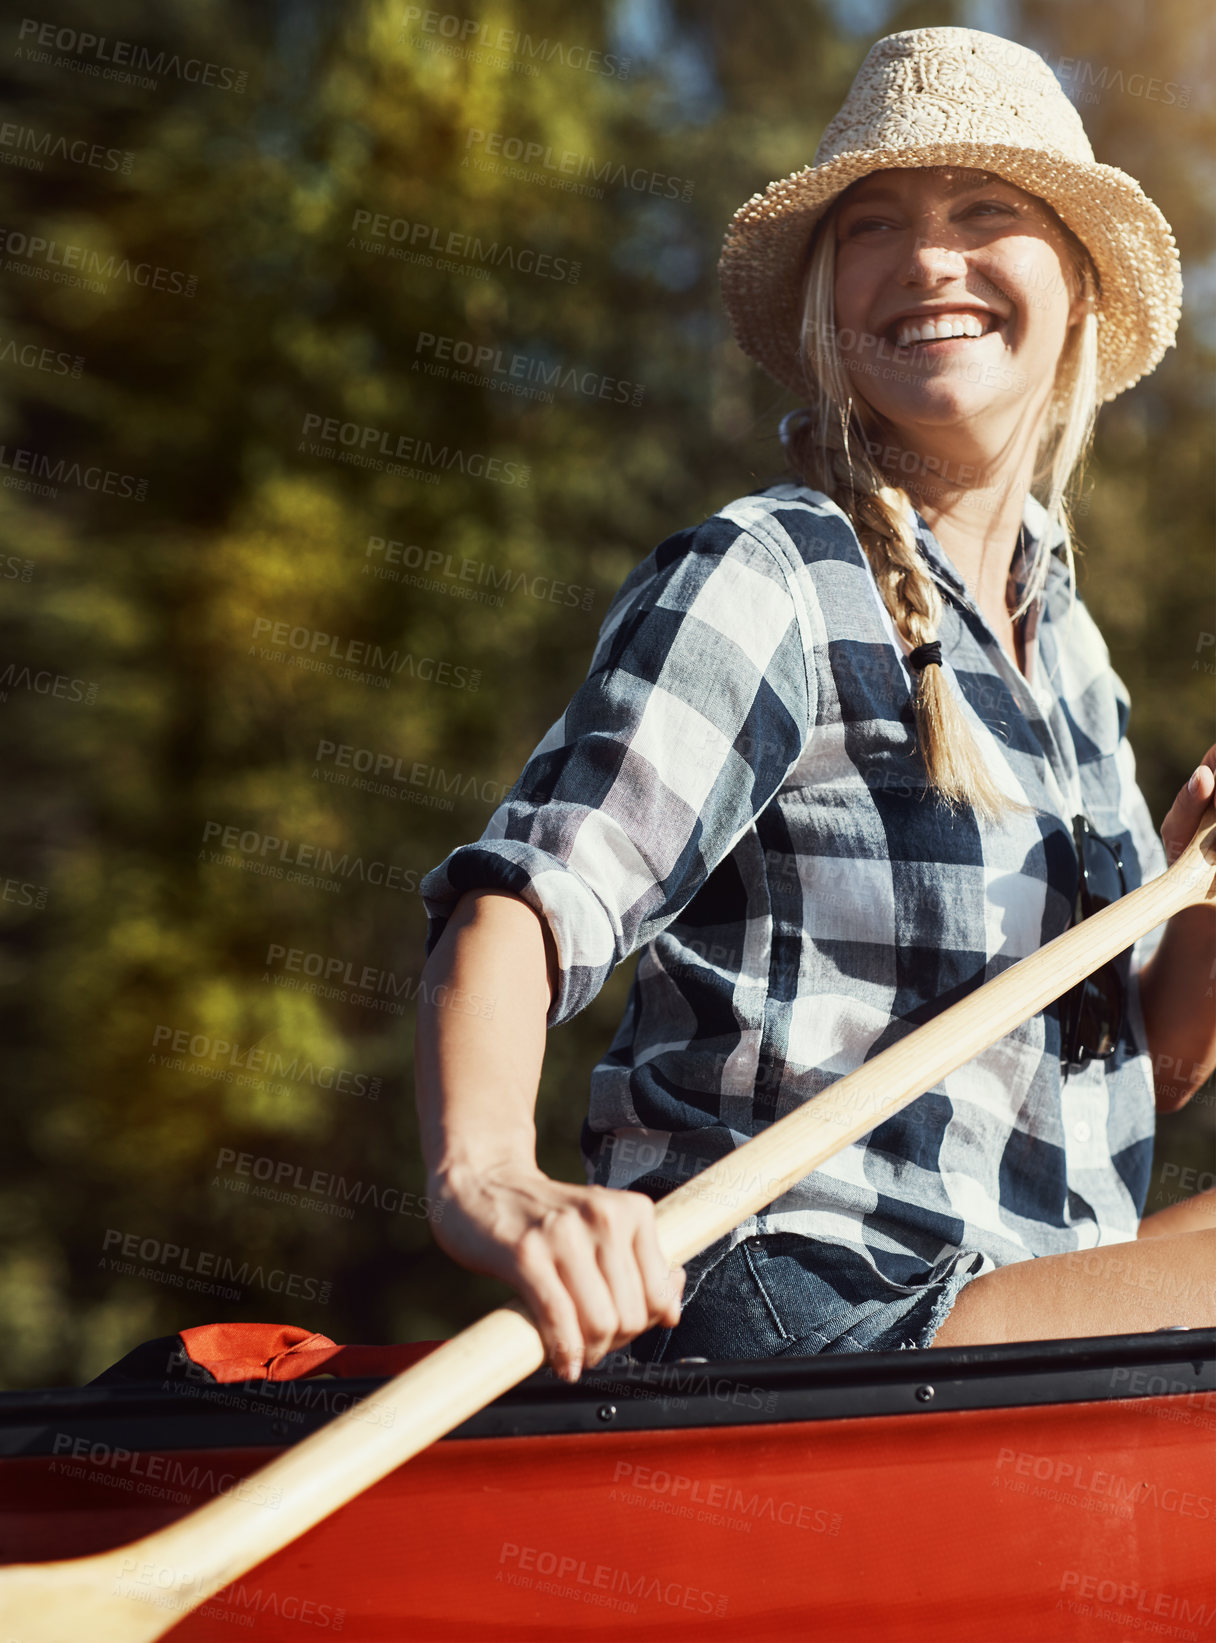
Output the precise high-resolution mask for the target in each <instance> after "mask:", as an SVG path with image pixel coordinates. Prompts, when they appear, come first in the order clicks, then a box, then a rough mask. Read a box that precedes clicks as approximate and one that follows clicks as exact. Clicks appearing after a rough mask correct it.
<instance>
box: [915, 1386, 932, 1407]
mask: <svg viewBox="0 0 1216 1643" xmlns="http://www.w3.org/2000/svg"><path fill="white" fill-rule="evenodd" d="M916 1398H917V1402H918V1403H932V1401H933V1388H932V1387H931V1386H918V1387H917V1388H916Z"/></svg>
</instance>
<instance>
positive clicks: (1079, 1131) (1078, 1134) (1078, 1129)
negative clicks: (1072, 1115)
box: [1072, 1119, 1089, 1141]
mask: <svg viewBox="0 0 1216 1643" xmlns="http://www.w3.org/2000/svg"><path fill="white" fill-rule="evenodd" d="M1072 1138H1073V1140H1074V1141H1088V1140H1089V1125H1088V1124H1087V1123H1086V1122H1085V1120H1084V1119H1081V1121H1080V1122H1079V1123H1077V1124H1074V1125H1073V1127H1072Z"/></svg>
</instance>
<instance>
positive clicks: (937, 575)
mask: <svg viewBox="0 0 1216 1643" xmlns="http://www.w3.org/2000/svg"><path fill="white" fill-rule="evenodd" d="M913 520H914V529H915V533H916V541H917V545H918V546H919V548H920V550H921V553H922V554H923V555H924V558H925V560H926V561H927V563H928V566H929V570H930V573H931V575H932V576H933V579H934V581H936V582H937V583H939V584H940V585H941V586H942V587H945V588H946V589H948V590H949V591H950V592H951V593H953V594H954V595H955V596H956V597H957V598H959V599H965V600H966V601H967V602H968V603H969V604H971V603H974V601H973V600H972V598H971V593H970V590H969V589H968V587H967V584H966V583H965V582H964V581H963V579H962V577H961V576H960V575H959V573H958V571H957V570H956V569H955V567H954V565H953V563H952V562H951V560H950V559H949V557H948V555H947V554H946V552H945V550H944V549H943V548H942V545H941V543H940V542H939V541H938V540H937V537H936V536H934V534H933V532H932V531H931V530H930V528H929V526H928V524H927V523H926V522H925V520H924V519H923V518H922V516H921V515H920V513H918V512H917V511H916V510H915V509H913ZM1046 528H1047V509H1046V508H1045V507H1044V506H1043V504H1042V503H1041V502H1040V501H1039V500H1038V499H1037V497H1034V496H1031V495H1030V493H1029V492H1027V494H1026V501H1025V503H1024V504H1023V507H1022V528H1021V530H1020V531H1019V532H1018V539H1017V543H1016V545H1015V547H1014V551H1013V559H1012V561H1011V563H1010V571H1011V574H1012V576H1013V578H1014V581H1015V582H1016V584H1017V588H1018V597H1019V599H1020V598H1021V593H1022V589H1023V587H1024V586H1025V583H1026V577H1027V576H1028V575H1029V572H1030V566H1031V564H1032V563H1033V561H1034V556H1035V553H1036V551H1037V548H1038V544H1039V542H1040V541H1041V540H1042V537H1043V533H1044V531H1045V530H1046ZM1063 541H1064V533H1063V531H1062V530H1060V529H1059V527H1058V526H1057V527H1056V528H1055V529H1054V530H1053V531H1052V534H1051V552H1052V565H1051V566H1049V575H1050V573H1051V570H1052V569H1053V568H1054V566H1055V565H1056V563H1057V561H1056V556H1055V549H1056V548H1058V547H1059V546H1060V545H1061V543H1062V542H1063ZM1060 569H1061V571H1062V570H1063V567H1062V566H1061V567H1060Z"/></svg>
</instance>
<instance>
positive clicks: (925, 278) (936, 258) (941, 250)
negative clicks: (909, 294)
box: [900, 226, 967, 286]
mask: <svg viewBox="0 0 1216 1643" xmlns="http://www.w3.org/2000/svg"><path fill="white" fill-rule="evenodd" d="M966 271H967V264H966V260H965V258H964V257H963V253H962V251H961V250H960V249H959V248H958V247H957V246H955V245H951V244H950V236H949V231H948V230H946V231H945V232H943V230H942V229H941V228H940V227H936V228H935V227H928V226H918V227H917V229H916V230H915V232H914V234H913V237H912V243H911V245H910V247H909V248H908V254H907V256H906V258H905V259H904V264H903V268H902V269H901V271H900V280H901V282H902V283H903V284H904V285H910V286H929V285H940V284H941V283H942V282H943V281H945V280H952V279H958V278H959V277H960V276H961V275H963V274H965V273H966Z"/></svg>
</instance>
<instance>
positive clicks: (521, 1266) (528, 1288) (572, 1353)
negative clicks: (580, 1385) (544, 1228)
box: [515, 1228, 586, 1381]
mask: <svg viewBox="0 0 1216 1643" xmlns="http://www.w3.org/2000/svg"><path fill="white" fill-rule="evenodd" d="M515 1282H516V1287H517V1288H518V1290H519V1292H520V1294H521V1295H522V1296H523V1299H524V1302H525V1304H526V1305H527V1308H528V1311H529V1312H530V1313H531V1315H532V1321H533V1323H534V1324H535V1325H536V1327H537V1329H538V1330H539V1331H540V1337H541V1340H542V1341H543V1342H544V1346H545V1356H546V1357H547V1358H548V1360H549V1362H550V1364H552V1366H553V1370H554V1372H555V1373H556V1374H558V1375H560V1376H561V1378H562V1380H564V1381H576V1380H578V1378H579V1376H580V1375H581V1374H582V1371H583V1364H584V1362H585V1361H586V1349H585V1346H584V1342H583V1330H582V1325H581V1323H580V1321H579V1315H578V1307H577V1306H576V1305H575V1302H574V1297H573V1296H572V1295H571V1294H570V1291H569V1289H568V1288H567V1286H566V1284H565V1282H564V1281H563V1279H562V1277H561V1274H560V1273H559V1271H558V1269H557V1266H556V1264H555V1262H554V1260H553V1257H552V1255H551V1253H550V1251H549V1248H548V1246H547V1244H546V1242H545V1239H544V1236H543V1235H542V1233H541V1232H540V1231H539V1229H538V1228H532V1229H531V1230H530V1231H529V1232H526V1233H525V1234H524V1236H523V1237H522V1238H521V1239H520V1245H519V1253H518V1261H517V1266H516V1278H515Z"/></svg>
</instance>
